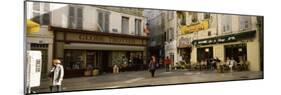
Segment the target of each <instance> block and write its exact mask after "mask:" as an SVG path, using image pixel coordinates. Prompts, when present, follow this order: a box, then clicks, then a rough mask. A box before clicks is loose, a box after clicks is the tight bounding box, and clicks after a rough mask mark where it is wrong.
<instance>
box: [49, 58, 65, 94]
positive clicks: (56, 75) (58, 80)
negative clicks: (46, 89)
mask: <svg viewBox="0 0 281 95" xmlns="http://www.w3.org/2000/svg"><path fill="white" fill-rule="evenodd" d="M63 76H64V69H63V66H62V65H61V61H60V60H59V59H54V60H53V67H52V68H51V70H50V78H51V81H52V85H51V86H50V90H51V92H53V91H54V90H55V89H54V88H56V91H57V92H60V91H62V86H61V84H62V81H63Z"/></svg>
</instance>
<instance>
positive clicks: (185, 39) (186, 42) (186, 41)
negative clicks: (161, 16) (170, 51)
mask: <svg viewBox="0 0 281 95" xmlns="http://www.w3.org/2000/svg"><path fill="white" fill-rule="evenodd" d="M189 46H191V38H188V37H182V38H180V39H179V46H178V47H179V48H184V47H189Z"/></svg>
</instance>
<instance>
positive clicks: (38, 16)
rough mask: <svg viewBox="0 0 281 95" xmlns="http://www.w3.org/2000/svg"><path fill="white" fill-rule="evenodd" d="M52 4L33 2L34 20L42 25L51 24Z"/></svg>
mask: <svg viewBox="0 0 281 95" xmlns="http://www.w3.org/2000/svg"><path fill="white" fill-rule="evenodd" d="M49 11H50V4H49V3H37V2H34V3H33V18H32V20H33V21H34V22H36V23H39V24H42V25H49V24H50V13H49Z"/></svg>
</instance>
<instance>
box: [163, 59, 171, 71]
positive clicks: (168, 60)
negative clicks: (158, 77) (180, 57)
mask: <svg viewBox="0 0 281 95" xmlns="http://www.w3.org/2000/svg"><path fill="white" fill-rule="evenodd" d="M164 64H165V68H166V72H168V71H169V70H170V64H171V59H170V58H169V57H168V56H167V57H166V59H165V60H164Z"/></svg>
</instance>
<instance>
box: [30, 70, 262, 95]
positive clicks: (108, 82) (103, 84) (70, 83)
mask: <svg viewBox="0 0 281 95" xmlns="http://www.w3.org/2000/svg"><path fill="white" fill-rule="evenodd" d="M262 77H263V75H262V72H251V71H244V72H232V73H217V72H215V71H188V70H175V71H171V72H165V70H164V69H159V70H157V71H156V76H155V77H154V78H152V77H151V76H150V73H149V72H148V71H131V72H121V73H119V74H103V75H99V76H94V77H78V78H68V79H64V81H63V91H71V90H85V89H104V88H118V87H132V86H144V85H160V84H176V83H194V82H208V81H226V80H241V79H258V78H262ZM48 86H49V85H48V81H43V82H42V83H41V86H40V87H37V88H33V90H34V91H36V92H49V88H48Z"/></svg>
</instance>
